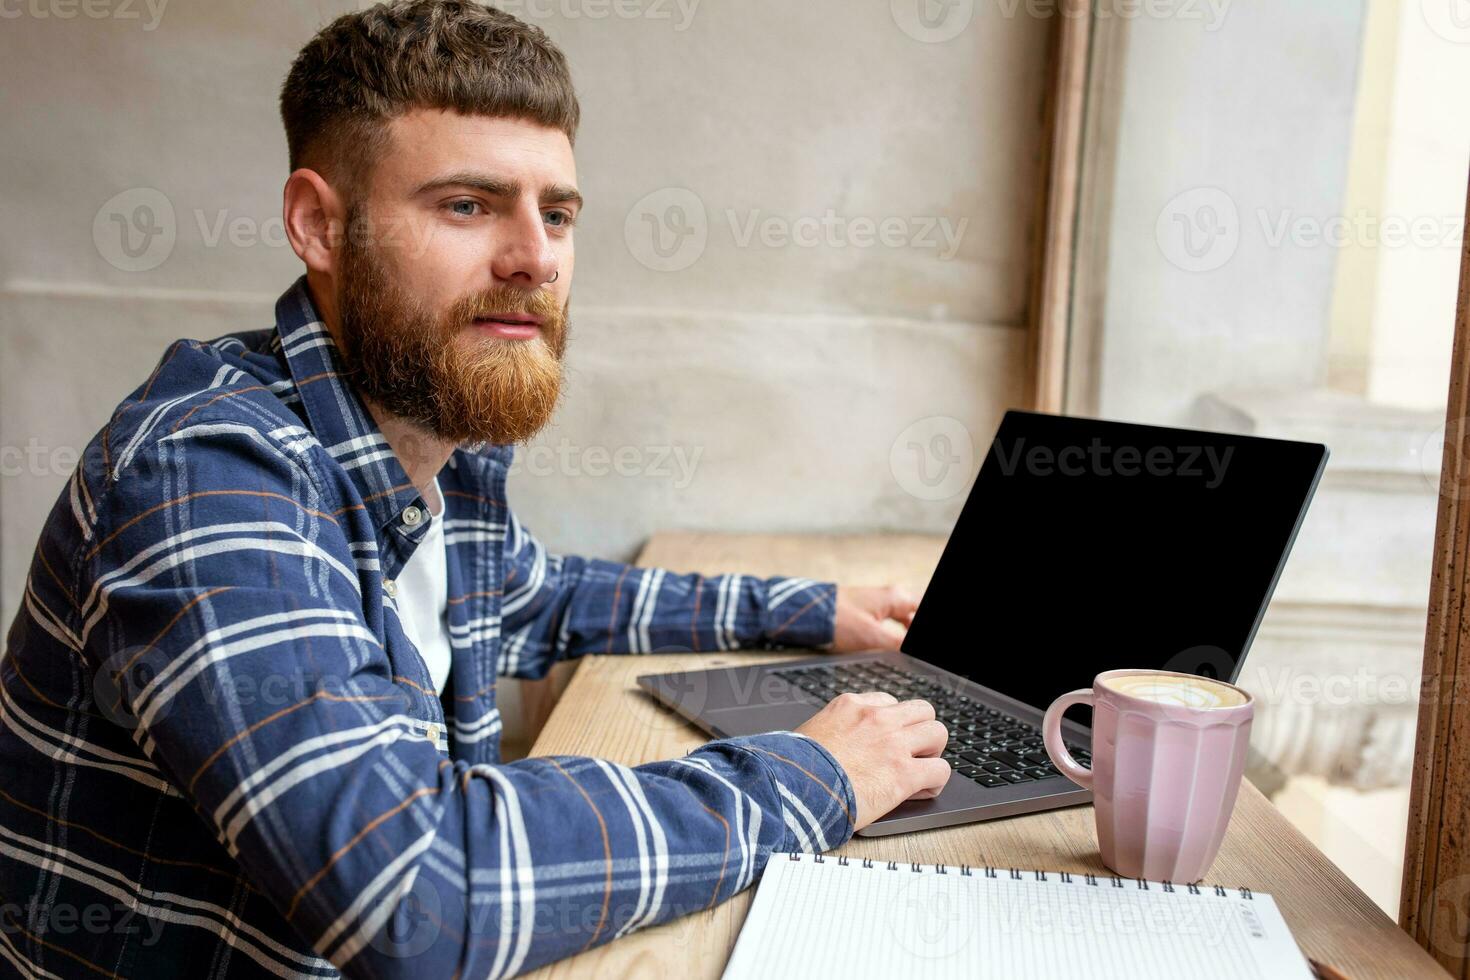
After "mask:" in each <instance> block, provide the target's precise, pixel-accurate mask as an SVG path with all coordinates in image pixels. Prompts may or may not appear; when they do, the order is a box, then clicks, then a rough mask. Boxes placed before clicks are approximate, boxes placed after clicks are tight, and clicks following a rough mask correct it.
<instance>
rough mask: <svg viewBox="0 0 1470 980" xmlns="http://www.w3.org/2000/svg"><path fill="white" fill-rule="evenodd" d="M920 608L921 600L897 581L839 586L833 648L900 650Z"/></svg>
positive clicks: (839, 649)
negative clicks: (873, 584) (902, 587)
mask: <svg viewBox="0 0 1470 980" xmlns="http://www.w3.org/2000/svg"><path fill="white" fill-rule="evenodd" d="M918 608H919V603H918V601H917V600H916V599H915V598H914V597H913V596H912V595H910V594H909V593H908V592H906V591H905V590H903V589H900V588H899V587H898V586H896V585H883V586H877V587H868V588H861V587H853V586H845V585H843V586H838V587H837V625H836V629H835V630H834V631H833V634H832V648H831V649H832V652H833V653H853V652H855V651H858V650H897V649H898V645H899V644H900V643H901V642H903V635H904V631H905V630H906V629H907V628H908V625H909V623H911V622H913V619H914V610H916V609H918Z"/></svg>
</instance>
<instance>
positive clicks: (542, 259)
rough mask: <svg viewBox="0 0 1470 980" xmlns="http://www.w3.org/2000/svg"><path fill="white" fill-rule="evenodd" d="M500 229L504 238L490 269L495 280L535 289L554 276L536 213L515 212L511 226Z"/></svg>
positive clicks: (553, 258)
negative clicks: (504, 231) (503, 230)
mask: <svg viewBox="0 0 1470 980" xmlns="http://www.w3.org/2000/svg"><path fill="white" fill-rule="evenodd" d="M502 227H504V228H505V230H506V233H507V234H506V237H505V238H504V239H503V240H502V241H501V243H500V247H499V248H498V249H497V251H496V254H495V259H494V263H493V265H492V267H491V272H493V273H494V274H495V278H496V280H497V281H499V282H507V283H513V284H515V285H517V286H520V287H521V288H523V289H536V288H539V287H540V286H541V285H543V284H544V283H547V282H549V281H550V280H551V278H552V276H555V275H556V274H557V268H556V267H557V256H556V252H555V251H553V249H552V247H551V240H550V239H549V238H548V237H547V234H546V224H545V222H544V221H543V220H542V217H541V211H540V209H534V210H528V211H517V213H516V216H515V218H514V220H513V222H511V223H509V224H508V225H505V226H502Z"/></svg>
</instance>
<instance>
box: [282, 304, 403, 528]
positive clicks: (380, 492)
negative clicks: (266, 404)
mask: <svg viewBox="0 0 1470 980" xmlns="http://www.w3.org/2000/svg"><path fill="white" fill-rule="evenodd" d="M276 342H277V344H279V346H280V351H281V356H282V358H283V359H284V360H285V362H286V367H287V370H289V371H290V374H291V380H292V381H293V382H294V383H295V385H296V391H297V394H298V395H299V396H300V397H301V404H302V407H303V408H304V409H305V410H306V418H307V423H308V425H309V426H310V427H311V432H312V435H314V436H316V438H317V441H318V442H320V443H321V444H322V446H323V447H325V448H326V450H327V452H328V453H330V454H331V455H332V457H333V458H334V459H335V460H337V462H338V463H340V464H341V466H342V468H343V469H344V470H346V471H347V473H348V474H349V475H350V476H351V478H352V481H353V483H355V484H356V486H357V493H358V496H359V497H360V498H361V499H362V502H363V505H364V506H365V507H366V508H367V510H368V514H369V515H370V516H371V517H372V522H373V526H374V527H376V528H378V530H379V531H380V532H383V531H385V530H386V528H387V526H388V525H389V524H394V523H396V524H398V525H399V526H400V527H402V525H403V512H404V509H405V508H407V507H408V506H410V505H414V506H417V507H420V508H423V507H424V506H425V504H424V501H423V500H422V499H421V498H420V496H419V493H418V491H417V490H415V489H414V487H413V484H412V483H410V482H409V479H408V473H407V472H406V471H405V470H404V469H403V466H402V464H401V463H399V462H398V457H397V456H396V455H395V454H394V453H393V449H392V447H391V446H390V445H389V444H388V440H387V439H386V438H384V436H383V433H382V431H381V430H380V429H379V428H378V425H377V423H376V422H374V421H373V417H372V415H371V414H369V412H368V410H367V406H366V405H364V404H363V402H362V399H361V398H359V397H358V395H357V392H355V391H353V389H352V386H351V385H350V384H348V383H347V380H346V364H345V363H344V362H343V360H342V355H341V352H340V351H339V350H338V349H337V345H336V343H335V342H334V341H333V340H332V335H331V334H330V333H329V332H328V331H327V328H326V324H325V323H323V322H322V318H321V315H320V314H319V313H318V312H317V308H316V304H315V303H313V302H312V299H311V291H310V290H309V289H308V288H307V284H306V276H304V275H303V276H302V277H301V278H299V279H297V280H296V282H294V283H293V284H292V285H291V288H290V289H287V290H286V291H285V292H284V293H282V294H281V298H280V299H278V300H276ZM415 523H416V522H415Z"/></svg>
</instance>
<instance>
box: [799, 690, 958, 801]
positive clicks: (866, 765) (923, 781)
mask: <svg viewBox="0 0 1470 980" xmlns="http://www.w3.org/2000/svg"><path fill="white" fill-rule="evenodd" d="M797 731H798V732H800V733H801V734H803V735H806V736H809V737H811V738H814V739H816V740H817V742H818V743H820V744H821V746H822V747H823V748H824V749H826V750H827V751H828V752H831V753H832V755H833V756H834V757H835V758H836V759H837V762H838V764H839V765H841V766H842V769H843V771H844V772H846V773H847V778H848V779H849V780H851V782H852V789H853V793H854V794H855V795H856V796H857V810H858V812H857V813H856V814H855V819H856V821H857V825H856V826H855V827H854V828H853V829H854V830H861V829H862V828H864V827H866V826H867V825H868V824H870V823H872V822H873V821H874V820H877V819H878V818H879V817H881V816H883V814H885V813H887V812H888V811H889V810H892V809H893V808H894V807H896V806H898V805H899V804H900V803H902V802H903V801H904V800H910V799H918V800H924V799H930V798H932V797H935V796H938V795H939V791H940V790H942V789H944V784H945V783H947V782H948V781H949V763H948V762H946V761H945V760H944V759H943V758H940V753H941V752H943V751H944V746H945V743H946V742H948V741H949V731H948V730H947V729H946V728H945V727H944V724H943V723H942V722H939V721H937V720H935V718H934V706H933V705H931V704H930V703H929V702H927V701H903V702H899V701H898V700H897V699H895V698H894V697H893V695H891V694H884V693H882V692H881V691H869V692H867V693H864V694H839V695H838V696H837V697H835V698H833V699H832V700H831V701H829V702H827V704H826V705H825V706H824V707H823V708H822V710H821V711H818V712H817V713H816V714H815V715H813V716H812V717H811V718H809V719H807V721H806V723H805V724H803V725H802V726H801V727H800V728H798V729H797Z"/></svg>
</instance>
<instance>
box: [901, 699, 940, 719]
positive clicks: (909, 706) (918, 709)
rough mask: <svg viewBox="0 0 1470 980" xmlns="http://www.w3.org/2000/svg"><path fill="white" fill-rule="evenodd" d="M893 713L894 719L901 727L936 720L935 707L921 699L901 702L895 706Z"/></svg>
mask: <svg viewBox="0 0 1470 980" xmlns="http://www.w3.org/2000/svg"><path fill="white" fill-rule="evenodd" d="M892 711H893V717H894V719H895V720H896V721H897V722H898V723H899V724H900V725H917V724H919V723H920V722H924V721H931V720H933V718H934V705H932V704H930V703H929V702H928V701H924V700H921V699H919V698H914V699H913V700H910V701H900V702H898V704H896V705H894V707H893V709H892Z"/></svg>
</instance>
